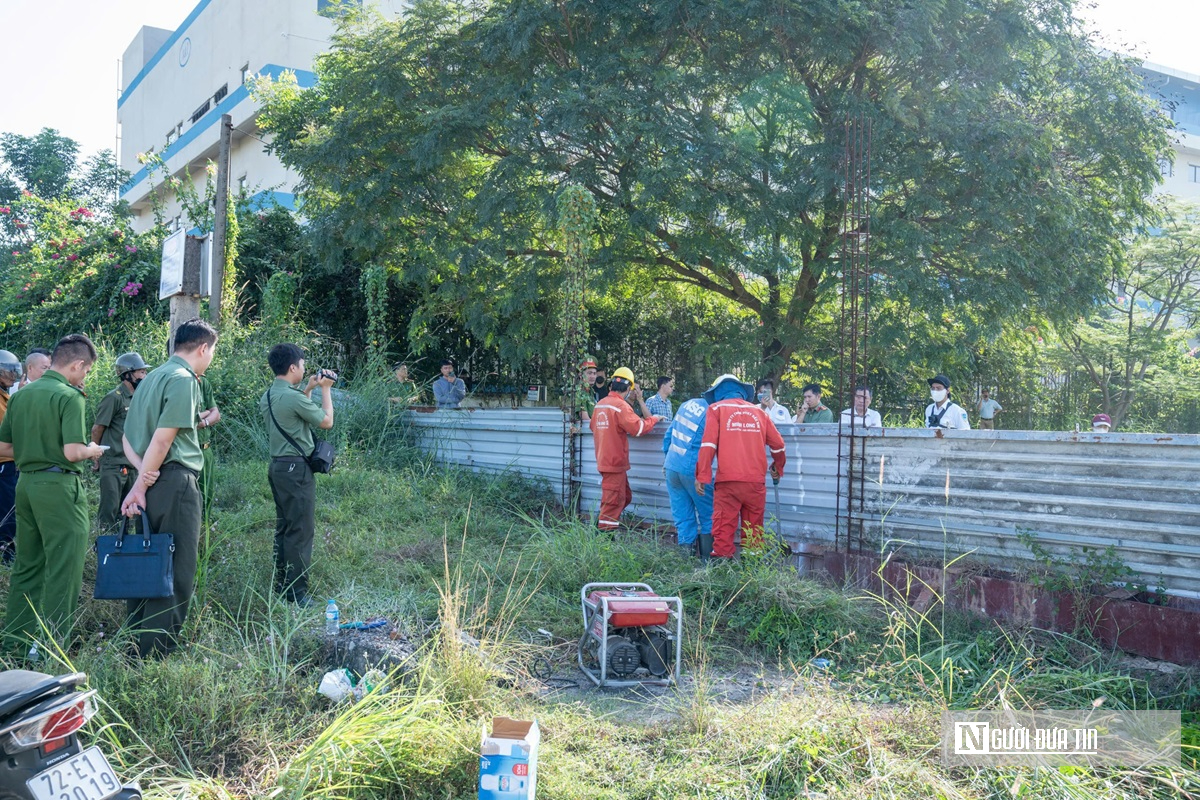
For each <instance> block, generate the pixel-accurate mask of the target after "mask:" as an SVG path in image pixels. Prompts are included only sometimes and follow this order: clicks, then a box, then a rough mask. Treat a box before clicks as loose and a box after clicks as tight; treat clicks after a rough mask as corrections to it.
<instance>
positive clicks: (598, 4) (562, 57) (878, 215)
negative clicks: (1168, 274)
mask: <svg viewBox="0 0 1200 800" xmlns="http://www.w3.org/2000/svg"><path fill="white" fill-rule="evenodd" d="M1129 66H1130V65H1129V64H1128V63H1127V62H1125V61H1123V60H1121V59H1118V58H1114V57H1110V56H1107V55H1103V54H1101V53H1099V52H1097V50H1096V49H1095V48H1094V47H1093V46H1092V44H1091V43H1090V42H1089V41H1088V40H1087V39H1086V38H1085V37H1084V36H1083V35H1081V33H1080V29H1079V26H1078V24H1077V22H1076V21H1075V19H1074V17H1073V15H1072V4H1071V2H1069V0H1013V1H1011V2H1001V3H996V2H984V1H983V0H941V1H940V2H912V0H867V2H862V1H861V0H804V1H803V2H799V1H797V0H774V1H773V2H760V1H756V0H749V1H748V2H747V1H746V0H706V1H704V2H699V1H697V0H674V1H673V2H660V3H645V2H631V0H589V2H579V1H578V0H563V1H561V2H558V1H552V0H506V1H501V2H493V3H474V2H446V1H445V0H418V2H416V3H414V5H413V7H412V9H411V10H410V12H409V13H408V14H407V15H406V17H405V18H404V19H402V20H399V21H389V22H384V21H380V20H377V19H370V18H361V17H360V18H358V19H356V20H351V21H348V22H346V23H345V24H344V26H343V28H342V30H341V32H340V33H339V34H338V35H337V37H336V38H335V42H334V48H333V50H332V52H331V53H329V54H328V55H326V56H324V57H323V58H321V59H320V60H319V62H318V66H317V71H318V75H319V82H318V84H317V86H316V87H315V88H313V89H310V90H304V91H301V90H299V89H297V88H296V85H295V83H294V82H287V81H285V82H282V83H276V84H274V85H270V86H265V85H262V86H259V95H260V97H262V98H263V99H264V101H265V110H264V115H263V122H264V124H265V125H266V127H267V129H268V130H270V131H271V132H272V133H273V134H274V135H275V138H274V148H275V151H276V152H277V153H278V154H279V155H280V156H281V157H282V158H283V160H284V161H285V162H286V163H288V164H289V165H291V166H293V167H295V168H297V169H298V170H299V171H300V173H301V175H302V176H303V181H304V183H303V191H304V197H305V203H306V206H305V209H306V213H307V214H308V215H309V216H310V217H311V218H313V219H314V222H315V226H314V227H315V230H317V231H318V232H324V233H325V234H327V240H328V242H329V243H330V244H332V245H334V248H333V249H334V250H338V251H340V252H338V253H337V255H336V257H335V259H334V261H335V263H340V260H341V258H342V257H343V255H344V251H345V249H347V248H348V249H349V250H350V251H351V253H352V254H354V257H356V258H359V259H363V260H367V259H370V260H378V261H381V262H383V263H386V264H388V265H390V266H392V267H393V268H394V270H395V271H396V272H397V273H399V274H402V276H403V279H404V280H407V281H411V282H413V283H415V284H416V285H419V286H420V287H422V289H423V290H424V291H425V292H426V295H425V297H426V309H427V313H429V314H430V315H436V314H439V313H454V314H456V315H458V316H459V318H460V319H461V320H462V321H463V322H464V323H465V324H466V325H468V326H470V327H471V328H472V329H473V330H476V332H477V333H480V334H483V335H487V336H489V337H499V338H500V339H501V340H502V341H503V342H505V343H506V344H505V346H506V347H507V354H508V355H510V356H511V357H521V356H522V355H529V354H532V353H533V352H537V351H538V350H539V349H540V350H541V351H542V352H545V351H546V349H547V348H548V347H549V346H550V345H549V343H550V342H552V341H553V338H554V337H553V336H546V335H545V333H546V327H547V326H546V325H545V322H544V320H545V317H546V315H548V314H551V313H552V309H553V308H555V301H554V298H553V294H554V292H555V291H556V288H557V286H558V284H559V282H560V280H561V266H560V262H561V258H562V253H561V251H560V248H559V245H558V242H557V241H556V238H555V234H554V224H553V222H554V220H553V214H554V203H555V197H556V195H557V193H558V192H559V191H560V189H561V187H562V186H563V185H565V184H567V183H576V184H580V185H582V186H585V187H586V188H587V189H588V190H589V191H591V192H592V193H593V195H594V196H595V198H596V200H597V202H598V206H599V209H600V218H599V224H598V226H597V233H596V236H597V245H598V246H597V248H596V249H595V254H594V265H595V272H594V276H593V277H594V284H593V285H595V286H598V287H599V286H606V285H608V284H609V283H610V282H612V281H616V280H619V279H621V278H622V277H623V276H625V275H627V274H628V271H630V270H636V271H639V272H642V273H644V274H645V275H648V276H650V277H651V278H652V279H653V280H657V281H666V282H675V283H682V284H689V285H693V286H698V287H701V288H703V289H704V290H707V291H710V292H713V293H715V294H717V295H720V296H722V297H724V298H727V299H728V300H729V301H732V302H733V303H736V304H738V305H740V306H741V307H743V308H744V309H746V310H748V311H749V312H751V313H753V314H754V315H756V316H757V317H758V318H759V320H760V321H761V326H762V327H761V330H762V342H761V344H762V358H763V361H764V363H765V364H766V365H767V369H768V371H773V372H776V373H778V371H779V370H781V369H782V368H783V366H784V365H785V364H786V362H787V361H788V359H789V358H790V357H791V356H792V354H793V353H794V352H796V350H797V348H799V347H801V346H802V344H803V343H804V339H805V334H806V321H807V320H808V316H809V313H810V311H812V310H813V309H814V308H815V307H816V306H817V304H818V302H819V301H820V300H821V299H822V298H827V297H828V296H829V295H830V293H832V292H835V291H836V289H837V286H838V284H839V263H838V262H839V246H840V239H841V235H842V233H843V230H844V229H845V228H846V227H847V224H848V223H847V220H846V219H845V205H846V197H845V193H844V181H843V179H842V175H843V164H842V154H843V150H844V141H845V136H846V122H847V119H848V118H851V117H861V118H864V119H866V120H868V121H869V123H870V125H871V129H872V137H871V146H872V154H871V160H870V167H871V177H872V180H871V187H870V188H871V208H872V218H871V233H872V236H873V239H872V261H871V270H872V276H873V277H872V284H873V289H872V290H873V291H876V292H882V293H884V294H886V295H888V296H890V297H892V298H901V301H902V302H906V303H913V304H915V305H917V306H919V307H920V308H921V310H922V313H925V314H928V315H929V316H930V318H932V319H936V318H938V316H939V315H940V314H941V313H942V312H943V310H945V309H952V308H956V307H960V306H971V307H973V309H974V310H973V312H972V315H973V316H975V317H977V318H980V319H984V320H988V319H990V320H995V321H998V320H999V319H1001V318H1002V317H1004V316H1005V315H1008V314H1011V313H1012V312H1013V311H1014V309H1022V308H1025V309H1028V310H1029V311H1030V313H1040V314H1046V315H1049V316H1052V317H1055V318H1062V317H1063V316H1064V315H1071V314H1074V313H1078V312H1079V310H1080V309H1082V308H1086V307H1087V306H1088V305H1089V304H1090V303H1092V302H1093V301H1094V300H1095V299H1096V298H1098V297H1099V296H1100V295H1101V294H1102V292H1103V291H1104V288H1105V286H1106V281H1107V278H1108V277H1109V276H1110V275H1111V274H1112V269H1113V267H1114V265H1115V263H1117V261H1118V260H1119V259H1120V257H1121V249H1120V238H1121V236H1122V234H1124V233H1125V232H1126V231H1127V230H1128V226H1129V225H1130V224H1131V220H1133V219H1136V218H1137V217H1138V216H1139V215H1140V214H1141V212H1142V211H1143V210H1144V205H1145V200H1144V198H1145V195H1146V194H1147V192H1148V191H1149V190H1150V188H1151V187H1152V186H1153V182H1154V180H1155V177H1156V175H1157V170H1156V157H1157V156H1159V155H1160V154H1161V153H1162V152H1164V151H1165V149H1166V147H1167V138H1166V134H1165V132H1164V129H1165V124H1166V123H1165V122H1164V120H1163V118H1162V117H1161V115H1160V114H1159V113H1158V112H1157V110H1156V109H1155V108H1154V107H1153V106H1152V104H1151V103H1150V101H1148V100H1147V99H1146V98H1145V97H1144V96H1143V95H1142V94H1141V93H1140V91H1139V89H1140V87H1139V84H1138V81H1137V79H1136V78H1135V77H1134V75H1133V74H1132V73H1131V71H1130V69H1129ZM864 224H865V223H862V222H860V221H852V222H851V223H850V227H861V226H863V225H864ZM997 324H998V323H997Z"/></svg>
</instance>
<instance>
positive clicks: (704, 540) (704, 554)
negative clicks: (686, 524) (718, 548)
mask: <svg viewBox="0 0 1200 800" xmlns="http://www.w3.org/2000/svg"><path fill="white" fill-rule="evenodd" d="M696 541H697V542H698V543H699V545H700V563H701V564H707V563H708V561H709V559H710V558H711V557H712V548H713V537H712V536H711V535H709V536H704V535H700V536H697V537H696Z"/></svg>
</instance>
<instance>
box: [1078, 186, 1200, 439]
mask: <svg viewBox="0 0 1200 800" xmlns="http://www.w3.org/2000/svg"><path fill="white" fill-rule="evenodd" d="M1161 203H1162V209H1161V215H1160V216H1158V217H1157V220H1156V221H1157V222H1158V223H1159V224H1158V225H1156V226H1154V227H1149V228H1147V229H1146V230H1145V231H1143V232H1142V233H1141V235H1140V236H1138V237H1137V239H1136V240H1134V242H1133V243H1132V244H1131V245H1130V248H1129V257H1128V259H1127V260H1126V261H1125V262H1124V263H1123V264H1122V265H1121V266H1120V268H1119V269H1118V270H1117V271H1116V273H1115V274H1114V276H1113V285H1112V288H1113V291H1112V292H1111V293H1110V294H1109V296H1108V297H1106V298H1105V300H1104V302H1102V303H1099V304H1098V305H1097V306H1096V308H1095V309H1094V310H1093V312H1092V313H1091V314H1089V315H1088V316H1087V317H1086V318H1084V319H1081V320H1079V321H1078V322H1077V323H1076V324H1074V325H1069V326H1064V330H1063V331H1062V334H1061V338H1062V342H1063V345H1064V346H1065V347H1066V349H1067V351H1068V352H1069V354H1070V357H1071V361H1072V362H1073V363H1074V365H1075V366H1076V368H1077V369H1078V370H1079V371H1080V372H1081V373H1083V374H1084V375H1085V376H1086V377H1087V380H1088V381H1089V382H1090V383H1091V384H1092V386H1093V387H1094V388H1095V392H1096V394H1097V396H1098V399H1099V401H1100V410H1101V411H1103V412H1104V413H1106V414H1108V415H1109V416H1110V417H1112V421H1113V426H1114V427H1116V426H1117V425H1120V424H1121V422H1122V421H1123V420H1124V419H1125V417H1126V415H1127V414H1128V413H1129V412H1130V409H1131V408H1133V406H1134V402H1135V401H1136V400H1137V399H1138V397H1139V395H1140V394H1141V392H1142V390H1143V389H1144V387H1145V385H1146V383H1147V382H1149V381H1154V382H1157V383H1159V384H1166V385H1170V387H1171V389H1172V390H1173V393H1174V394H1176V395H1185V396H1189V397H1193V398H1194V397H1195V396H1196V389H1195V381H1194V379H1192V377H1191V376H1190V375H1186V373H1187V371H1188V370H1186V369H1183V368H1181V364H1182V362H1183V361H1184V359H1185V358H1191V357H1194V356H1195V355H1196V351H1195V350H1191V351H1189V340H1190V339H1191V338H1192V337H1193V336H1194V335H1195V332H1196V328H1197V325H1198V324H1200V204H1197V203H1191V202H1184V201H1180V200H1177V199H1175V198H1171V197H1164V198H1162V200H1161ZM1193 371H1194V370H1193ZM1185 376H1186V377H1185ZM1159 388H1160V390H1161V389H1162V388H1163V387H1161V386H1160V387H1159Z"/></svg>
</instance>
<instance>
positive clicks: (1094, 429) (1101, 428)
mask: <svg viewBox="0 0 1200 800" xmlns="http://www.w3.org/2000/svg"><path fill="white" fill-rule="evenodd" d="M1092 433H1108V427H1107V426H1105V425H1093V426H1092Z"/></svg>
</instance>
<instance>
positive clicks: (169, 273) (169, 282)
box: [158, 228, 187, 300]
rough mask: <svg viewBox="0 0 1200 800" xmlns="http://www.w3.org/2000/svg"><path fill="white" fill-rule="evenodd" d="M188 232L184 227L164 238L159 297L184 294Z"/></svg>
mask: <svg viewBox="0 0 1200 800" xmlns="http://www.w3.org/2000/svg"><path fill="white" fill-rule="evenodd" d="M186 242H187V232H186V231H184V229H183V228H180V229H179V230H177V231H175V232H174V233H172V234H171V235H170V236H168V237H167V238H166V239H164V240H163V246H162V274H161V277H160V278H159V281H158V299H159V300H166V299H167V298H168V297H174V296H175V295H178V294H183V251H184V245H185V243H186Z"/></svg>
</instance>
